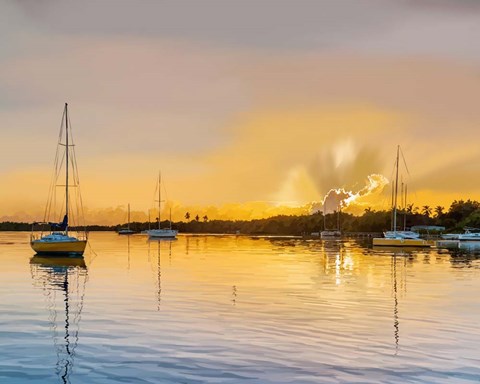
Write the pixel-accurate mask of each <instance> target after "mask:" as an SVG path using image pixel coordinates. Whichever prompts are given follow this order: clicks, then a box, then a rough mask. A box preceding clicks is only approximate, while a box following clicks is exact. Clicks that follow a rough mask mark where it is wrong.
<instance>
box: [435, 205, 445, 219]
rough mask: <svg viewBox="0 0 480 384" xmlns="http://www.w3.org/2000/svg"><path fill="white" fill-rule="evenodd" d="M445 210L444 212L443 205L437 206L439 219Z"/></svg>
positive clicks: (436, 210)
mask: <svg viewBox="0 0 480 384" xmlns="http://www.w3.org/2000/svg"><path fill="white" fill-rule="evenodd" d="M443 210H444V208H443V207H442V206H441V205H437V206H436V207H435V215H436V216H437V217H440V216H442V215H443Z"/></svg>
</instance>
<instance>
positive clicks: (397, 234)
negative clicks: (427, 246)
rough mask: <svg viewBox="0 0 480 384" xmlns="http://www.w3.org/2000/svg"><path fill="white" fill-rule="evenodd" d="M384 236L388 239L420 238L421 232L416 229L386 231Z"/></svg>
mask: <svg viewBox="0 0 480 384" xmlns="http://www.w3.org/2000/svg"><path fill="white" fill-rule="evenodd" d="M383 236H384V237H385V238H386V239H419V238H420V234H419V233H418V232H414V231H385V232H383Z"/></svg>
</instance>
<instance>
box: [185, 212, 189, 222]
mask: <svg viewBox="0 0 480 384" xmlns="http://www.w3.org/2000/svg"><path fill="white" fill-rule="evenodd" d="M185 219H187V220H188V219H190V212H187V213H185Z"/></svg>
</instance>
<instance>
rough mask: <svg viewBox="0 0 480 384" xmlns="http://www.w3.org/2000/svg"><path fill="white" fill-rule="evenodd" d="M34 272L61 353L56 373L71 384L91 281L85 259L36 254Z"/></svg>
mask: <svg viewBox="0 0 480 384" xmlns="http://www.w3.org/2000/svg"><path fill="white" fill-rule="evenodd" d="M30 271H31V274H32V279H33V285H34V286H35V287H37V288H40V289H42V290H43V295H44V297H45V302H46V305H47V309H48V311H49V322H50V330H51V331H52V335H53V343H54V345H55V349H56V353H57V363H56V367H55V373H56V375H57V376H58V378H59V379H60V382H61V383H70V375H71V373H72V370H73V363H74V358H75V349H76V347H77V345H78V340H79V323H80V319H81V314H82V309H83V300H84V295H85V285H86V282H87V280H88V270H87V266H86V264H85V260H84V259H83V257H42V256H33V257H32V258H31V259H30Z"/></svg>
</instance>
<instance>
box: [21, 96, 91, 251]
mask: <svg viewBox="0 0 480 384" xmlns="http://www.w3.org/2000/svg"><path fill="white" fill-rule="evenodd" d="M63 121H65V142H64V143H62V136H63ZM69 135H71V124H70V126H69V118H68V104H67V103H65V109H64V111H63V118H62V126H61V128H60V135H59V140H58V145H57V153H56V157H55V169H54V173H53V179H52V184H51V187H50V193H49V198H48V201H47V206H46V209H45V216H44V221H43V222H41V223H33V225H32V234H31V237H30V245H31V247H32V249H33V250H34V251H35V252H36V253H37V254H38V255H53V256H82V255H83V252H84V251H85V247H86V246H87V232H86V230H84V231H83V233H80V232H78V231H77V233H76V236H73V235H71V232H70V231H69V218H71V217H72V213H73V211H74V209H73V207H72V206H71V202H70V199H69V197H70V195H69V187H74V188H76V192H77V193H78V196H79V195H80V190H79V188H80V187H79V179H78V172H77V162H76V157H75V149H74V144H73V140H70V141H69ZM62 148H64V153H62V152H63V149H62ZM63 159H65V184H64V185H57V179H58V176H59V174H60V170H61V167H62V163H63ZM70 168H72V173H73V174H72V175H70V174H69V172H70ZM70 178H71V179H72V180H70ZM70 182H72V185H70V184H69V183H70ZM58 186H63V187H65V206H64V211H63V214H64V215H63V220H62V222H60V223H58V222H50V221H48V220H49V217H50V214H52V215H54V214H55V212H51V209H52V206H53V209H54V210H55V206H54V205H55V201H56V198H55V196H56V187H58ZM75 208H76V210H77V212H80V211H83V206H82V205H81V198H79V199H78V201H77V204H76V207H75ZM38 224H40V225H43V226H47V228H48V230H46V231H44V230H42V231H41V232H40V234H38V231H35V230H34V229H35V226H36V225H38ZM45 232H46V234H45Z"/></svg>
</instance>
